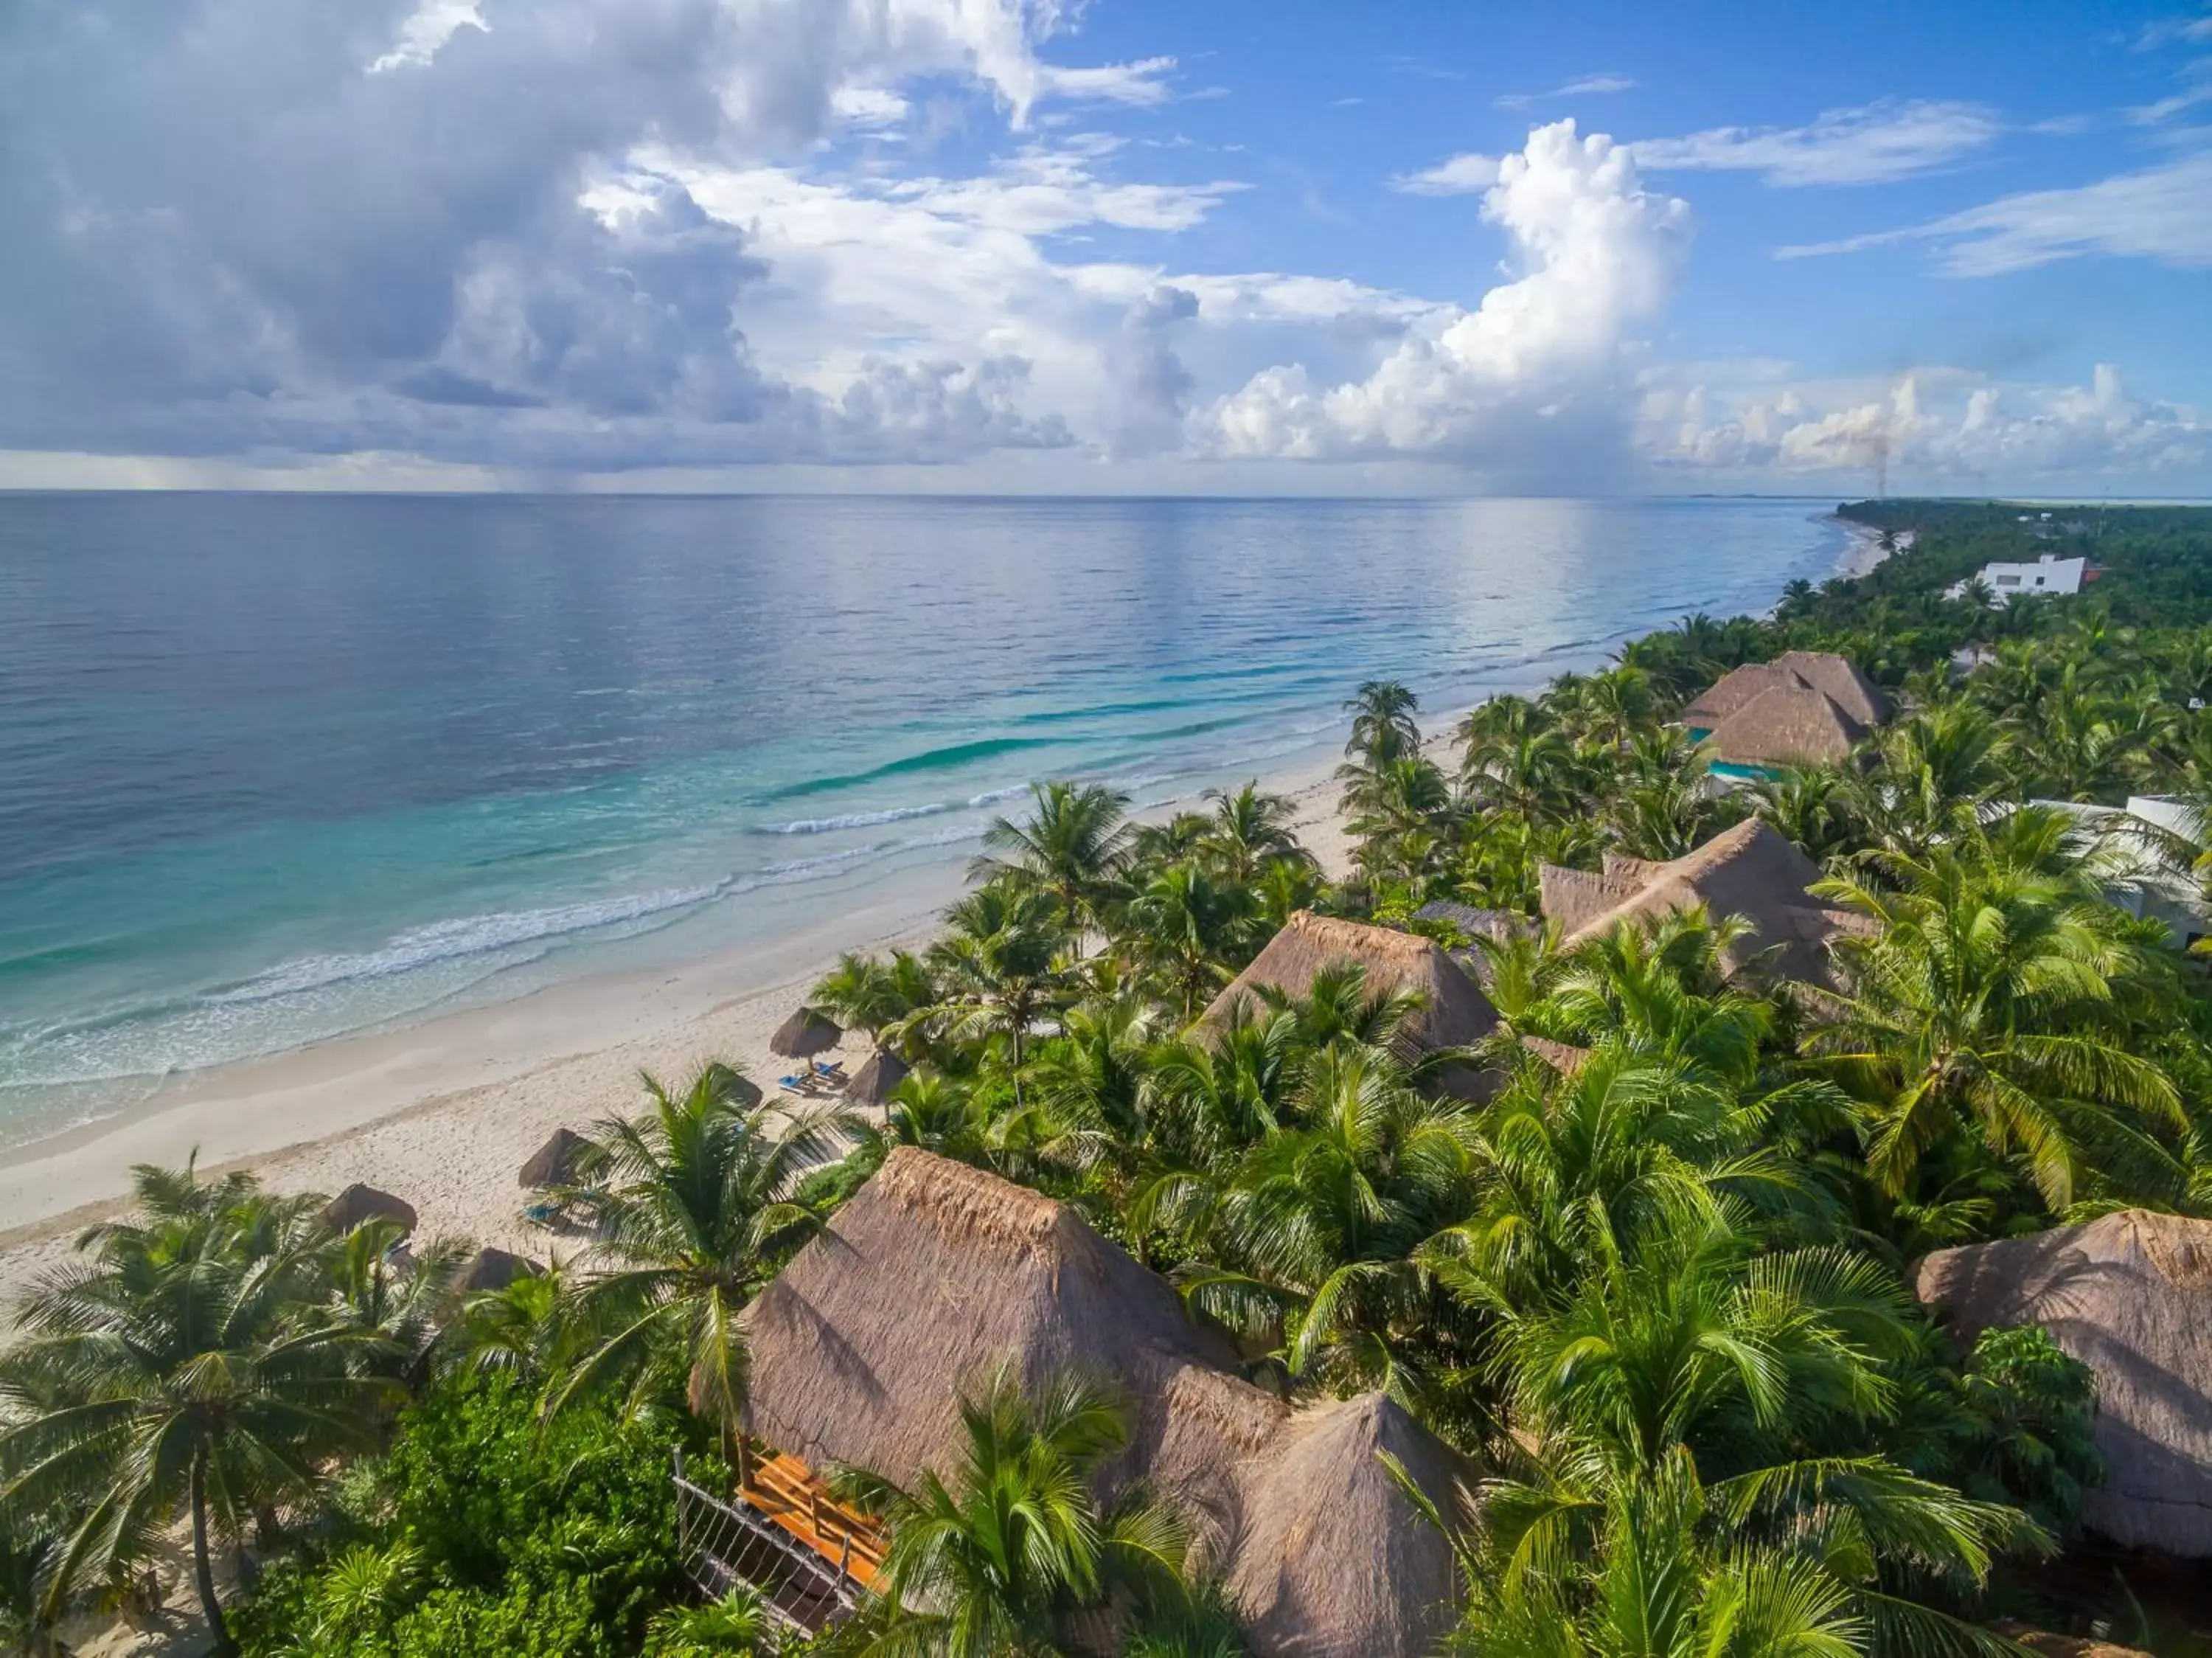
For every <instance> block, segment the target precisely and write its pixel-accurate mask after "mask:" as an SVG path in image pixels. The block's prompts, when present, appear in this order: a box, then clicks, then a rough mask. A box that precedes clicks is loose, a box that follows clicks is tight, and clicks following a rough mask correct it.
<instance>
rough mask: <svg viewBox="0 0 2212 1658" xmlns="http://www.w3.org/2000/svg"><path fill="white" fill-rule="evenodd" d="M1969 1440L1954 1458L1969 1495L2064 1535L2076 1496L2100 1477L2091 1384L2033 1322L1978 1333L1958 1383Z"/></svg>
mask: <svg viewBox="0 0 2212 1658" xmlns="http://www.w3.org/2000/svg"><path fill="white" fill-rule="evenodd" d="M1959 1392H1960V1399H1961V1401H1962V1402H1963V1404H1964V1405H1965V1407H1966V1412H1967V1415H1968V1416H1969V1417H1970V1418H1971V1419H1972V1423H1973V1424H1974V1427H1973V1437H1972V1442H1971V1443H1970V1446H1969V1447H1968V1448H1966V1450H1965V1451H1964V1452H1963V1453H1962V1454H1961V1456H1960V1469H1959V1475H1960V1485H1961V1486H1962V1487H1963V1488H1964V1489H1965V1490H1966V1493H1967V1494H1968V1495H1969V1496H1981V1497H1989V1498H1993V1499H1995V1500H1997V1501H2000V1502H2006V1503H2014V1504H2015V1505H2016V1506H2018V1507H2020V1508H2022V1509H2027V1512H2028V1513H2029V1514H2030V1515H2033V1516H2034V1518H2035V1519H2036V1521H2038V1522H2039V1523H2040V1524H2041V1525H2043V1526H2044V1527H2046V1528H2047V1529H2049V1530H2050V1531H2051V1532H2053V1533H2057V1534H2059V1535H2062V1536H2063V1535H2064V1534H2065V1533H2068V1532H2069V1531H2071V1530H2072V1529H2073V1527H2074V1524H2075V1521H2076V1520H2077V1519H2079V1518H2080V1515H2081V1492H2082V1489H2083V1488H2084V1487H2085V1486H2090V1485H2094V1484H2099V1483H2100V1482H2101V1481H2102V1480H2103V1478H2104V1477H2105V1464H2104V1459H2103V1457H2101V1456H2100V1455H2099V1454H2098V1452H2097V1448H2096V1446H2095V1444H2094V1443H2093V1441H2092V1438H2091V1435H2092V1433H2093V1429H2094V1427H2095V1423H2096V1415H2097V1379H2096V1376H2095V1375H2094V1374H2093V1372H2092V1371H2091V1370H2090V1368H2089V1367H2088V1366H2087V1365H2086V1364H2083V1363H2082V1362H2081V1361H2080V1360H2078V1359H2074V1358H2069V1356H2067V1355H2066V1354H2065V1353H2064V1352H2063V1351H2062V1350H2060V1349H2059V1346H2058V1344H2057V1342H2055V1341H2053V1340H2051V1337H2050V1335H2049V1334H2048V1333H2047V1332H2045V1331H2043V1330H2041V1329H2039V1328H2038V1327H2037V1326H2034V1325H2021V1326H1992V1327H1991V1328H1990V1329H1987V1330H1984V1331H1983V1332H1982V1333H1981V1335H1980V1336H1979V1338H1977V1339H1976V1341H1975V1343H1974V1350H1973V1353H1972V1356H1971V1357H1969V1358H1968V1360H1967V1361H1966V1369H1965V1370H1964V1372H1963V1373H1961V1375H1960V1378H1959Z"/></svg>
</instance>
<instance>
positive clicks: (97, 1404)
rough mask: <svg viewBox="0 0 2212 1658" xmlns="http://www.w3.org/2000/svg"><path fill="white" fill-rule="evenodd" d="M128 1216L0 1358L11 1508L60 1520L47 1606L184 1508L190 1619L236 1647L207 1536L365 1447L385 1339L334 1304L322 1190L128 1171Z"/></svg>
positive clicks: (48, 1284) (98, 1576) (96, 1238)
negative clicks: (271, 1191) (63, 1523)
mask: <svg viewBox="0 0 2212 1658" xmlns="http://www.w3.org/2000/svg"><path fill="white" fill-rule="evenodd" d="M134 1189H135V1191H136V1193H137V1199H138V1206H139V1210H140V1214H139V1216H138V1217H137V1218H135V1219H131V1220H126V1221H118V1222H108V1223H106V1224H103V1225H100V1226H96V1227H94V1228H91V1229H90V1230H88V1232H86V1233H85V1234H83V1235H82V1237H81V1238H80V1239H79V1240H78V1247H79V1249H80V1251H82V1252H83V1253H86V1254H88V1256H89V1257H90V1259H89V1260H88V1261H87V1262H85V1263H83V1264H82V1265H77V1266H75V1267H71V1268H68V1269H64V1270H63V1271H58V1272H56V1273H54V1274H52V1276H50V1277H47V1278H46V1280H44V1281H43V1282H42V1283H40V1285H39V1287H38V1288H37V1289H36V1290H35V1291H34V1292H33V1295H31V1297H30V1299H29V1300H28V1301H27V1303H26V1304H25V1306H24V1308H23V1309H22V1311H21V1314H19V1315H18V1320H17V1322H18V1325H19V1326H20V1327H21V1329H22V1330H24V1331H25V1332H27V1335H28V1339H27V1340H26V1341H25V1342H23V1343H22V1344H21V1345H19V1346H17V1347H16V1348H15V1349H14V1350H11V1351H10V1352H9V1353H8V1354H7V1355H6V1356H4V1358H0V1399H4V1400H5V1401H6V1404H7V1405H8V1407H9V1417H10V1418H11V1422H12V1425H10V1426H9V1428H8V1429H7V1430H6V1431H5V1432H4V1433H0V1467H4V1468H5V1470H6V1471H7V1484H6V1486H5V1487H4V1489H3V1490H0V1503H4V1504H5V1506H6V1507H7V1508H8V1509H9V1510H10V1511H11V1512H17V1513H21V1512H33V1513H35V1512H42V1511H48V1510H53V1509H66V1510H68V1511H69V1512H70V1513H71V1514H72V1515H74V1516H75V1518H74V1521H73V1523H72V1525H71V1527H70V1530H69V1532H68V1533H67V1535H66V1536H64V1538H63V1539H61V1541H60V1542H59V1543H58V1545H57V1546H56V1548H55V1551H54V1554H53V1557H52V1567H51V1575H50V1576H49V1579H48V1583H47V1588H46V1611H47V1612H49V1613H50V1614H53V1613H58V1612H59V1610H60V1607H61V1605H62V1603H63V1601H64V1599H65V1597H66V1596H67V1595H69V1594H70V1593H71V1592H73V1591H74V1590H76V1589H77V1588H82V1587H84V1586H87V1585H89V1584H95V1583H108V1582H113V1581H114V1579H115V1577H116V1576H117V1575H118V1572H119V1571H120V1570H122V1569H123V1568H124V1567H125V1565H126V1564H128V1563H129V1562H130V1561H131V1559H132V1558H134V1557H136V1556H137V1555H138V1554H139V1553H140V1552H141V1551H143V1548H144V1546H145V1545H147V1544H148V1543H149V1541H150V1539H151V1538H152V1536H153V1534H154V1533H155V1532H157V1531H159V1530H160V1529H161V1528H162V1527H165V1526H167V1525H168V1524H169V1523H171V1522H172V1521H173V1520H174V1519H175V1518H176V1517H177V1515H179V1513H180V1512H182V1513H184V1514H187V1515H189V1516H190V1518H191V1533H192V1566H193V1577H194V1582H195V1584H196V1586H197V1590H198V1594H199V1600H200V1609H201V1612H202V1613H203V1615H204V1617H205V1618H206V1620H207V1625H208V1629H209V1631H210V1634H211V1635H212V1636H213V1637H214V1641H215V1649H216V1651H217V1652H219V1653H232V1652H235V1651H236V1650H237V1647H236V1645H235V1643H234V1642H233V1641H232V1639H231V1636H230V1631H229V1628H228V1624H226V1622H225V1621H224V1618H223V1612H222V1603H221V1600H219V1598H218V1597H217V1594H216V1587H215V1576H214V1570H213V1567H212V1564H211V1562H210V1552H209V1535H210V1528H211V1527H216V1526H219V1527H222V1529H224V1530H226V1531H230V1532H235V1531H236V1530H237V1528H238V1527H239V1526H240V1524H241V1522H242V1521H243V1519H244V1517H245V1516H246V1515H249V1514H251V1513H252V1512H253V1511H254V1510H255V1509H262V1508H265V1507H268V1506H270V1505H271V1504H273V1503H276V1502H277V1501H280V1500H283V1499H285V1498H288V1497H298V1496H303V1495H305V1494H307V1493H308V1492H310V1491H312V1490H313V1489H314V1487H315V1485H316V1484H317V1483H318V1481H319V1477H320V1470H321V1469H322V1467H323V1466H324V1465H325V1462H326V1461H327V1460H328V1459H329V1458H330V1457H331V1456H332V1455H334V1454H337V1452H339V1451H342V1450H347V1449H361V1448H366V1447H367V1446H368V1444H369V1443H370V1442H372V1441H373V1439H374V1431H375V1429H376V1426H377V1423H378V1422H379V1420H380V1417H382V1415H383V1414H384V1413H385V1412H386V1411H387V1410H388V1409H389V1408H390V1407H392V1405H395V1404H396V1403H397V1402H398V1399H399V1398H400V1397H401V1391H400V1388H399V1385H398V1383H397V1382H396V1381H392V1379H390V1378H389V1377H387V1376H380V1375H374V1374H372V1373H371V1372H372V1371H373V1370H374V1368H375V1367H374V1366H373V1365H369V1364H367V1363H364V1362H363V1361H364V1360H365V1359H367V1358H368V1357H370V1356H374V1355H375V1354H377V1353H379V1352H381V1351H386V1350H388V1343H387V1341H386V1338H385V1337H384V1336H383V1335H381V1334H380V1333H379V1332H374V1331H368V1330H362V1329H360V1328H358V1327H356V1326H354V1325H353V1324H351V1323H350V1322H349V1321H348V1320H345V1319H343V1318H342V1317H340V1316H338V1314H337V1311H336V1310H335V1308H334V1306H333V1293H332V1286H333V1272H332V1255H333V1252H334V1250H335V1249H336V1248H337V1247H338V1246H339V1245H340V1244H341V1243H342V1241H343V1240H340V1239H337V1238H334V1237H333V1236H332V1235H331V1233H330V1232H329V1231H328V1230H327V1229H326V1228H324V1227H323V1226H322V1224H321V1222H320V1221H319V1219H318V1218H317V1211H318V1210H319V1208H320V1205H321V1200H320V1199H319V1198H291V1199H279V1198H268V1197H265V1196H264V1195H263V1194H262V1193H261V1192H259V1191H258V1189H257V1188H256V1187H255V1186H254V1184H253V1182H252V1180H251V1179H249V1178H247V1177H246V1176H243V1175H234V1176H232V1177H230V1178H229V1179H225V1180H221V1181H216V1182H212V1183H206V1182H202V1181H200V1180H199V1179H197V1175H196V1174H195V1173H194V1171H193V1170H192V1169H191V1167H189V1166H188V1167H185V1169H184V1170H182V1171H180V1172H177V1173H170V1172H167V1171H163V1170H160V1169H155V1168H144V1167H142V1168H140V1169H138V1170H137V1171H136V1172H135V1175H134Z"/></svg>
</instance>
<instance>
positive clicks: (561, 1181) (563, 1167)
mask: <svg viewBox="0 0 2212 1658" xmlns="http://www.w3.org/2000/svg"><path fill="white" fill-rule="evenodd" d="M590 1144H591V1142H590V1141H589V1140H586V1138H585V1137H583V1136H582V1135H580V1134H579V1133H577V1132H576V1131H575V1130H574V1129H572V1128H556V1129H555V1130H554V1131H553V1132H552V1134H551V1136H550V1137H549V1138H548V1139H547V1140H546V1142H545V1143H544V1145H542V1146H540V1147H538V1149H537V1150H536V1151H534V1152H532V1154H531V1157H530V1161H528V1162H526V1163H525V1164H524V1165H523V1166H522V1173H521V1174H520V1176H519V1177H518V1178H517V1179H516V1184H517V1185H518V1186H526V1187H528V1188H529V1189H531V1190H532V1191H533V1192H534V1191H538V1190H542V1189H543V1188H544V1187H546V1186H567V1185H568V1177H569V1176H570V1175H572V1174H574V1173H575V1170H576V1158H577V1156H578V1155H579V1154H580V1153H581V1152H582V1151H584V1150H585V1149H586V1148H587V1147H588V1146H590Z"/></svg>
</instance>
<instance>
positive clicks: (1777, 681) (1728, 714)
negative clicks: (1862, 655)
mask: <svg viewBox="0 0 2212 1658" xmlns="http://www.w3.org/2000/svg"><path fill="white" fill-rule="evenodd" d="M1771 691H1787V692H1796V693H1802V692H1808V691H1809V692H1815V693H1817V694H1818V695H1819V696H1820V697H1824V698H1826V699H1827V701H1828V702H1830V703H1832V704H1834V705H1835V707H1836V709H1837V710H1838V711H1839V712H1840V713H1841V714H1842V716H1843V717H1844V721H1845V722H1849V723H1850V724H1855V725H1857V727H1859V728H1860V734H1861V735H1864V733H1865V731H1866V730H1867V729H1869V728H1873V727H1875V726H1878V725H1887V723H1888V722H1890V720H1891V719H1892V718H1893V716H1895V714H1896V710H1895V708H1894V707H1893V705H1892V704H1891V702H1890V700H1889V698H1888V696H1887V693H1885V692H1883V690H1882V689H1881V686H1878V685H1876V684H1875V682H1874V681H1873V680H1869V679H1868V678H1867V676H1866V675H1865V674H1862V673H1860V672H1859V669H1858V665H1857V663H1856V662H1853V661H1851V660H1850V658H1849V657H1848V656H1838V655H1836V654H1835V653H1834V652H1832V651H1826V650H1787V651H1784V652H1783V654H1782V655H1779V656H1777V657H1776V658H1775V659H1774V660H1773V661H1771V662H1747V663H1745V664H1744V665H1743V666H1742V667H1735V668H1731V669H1729V671H1728V672H1727V673H1726V674H1723V675H1721V677H1720V678H1719V679H1718V680H1715V681H1714V682H1713V683H1712V684H1711V686H1708V687H1707V688H1706V690H1705V692H1704V693H1703V694H1702V695H1701V696H1699V698H1697V699H1696V700H1695V701H1693V702H1692V703H1691V704H1690V705H1689V706H1688V707H1687V708H1685V709H1684V710H1682V714H1681V722H1682V724H1683V725H1685V726H1686V727H1687V728H1689V732H1690V735H1692V737H1696V738H1705V737H1707V736H1717V735H1719V733H1720V731H1721V729H1722V728H1723V726H1724V725H1726V724H1727V722H1729V720H1731V719H1733V718H1734V717H1735V716H1737V715H1739V714H1741V713H1742V712H1744V711H1745V710H1747V709H1748V708H1749V707H1750V706H1751V704H1753V702H1756V701H1757V700H1759V698H1762V697H1764V696H1765V695H1766V694H1767V693H1768V692H1771ZM1784 706H1785V704H1775V706H1774V708H1773V709H1771V710H1769V712H1768V714H1767V715H1766V716H1763V718H1762V720H1761V721H1760V722H1758V723H1759V725H1762V726H1764V725H1774V724H1780V723H1787V722H1789V720H1790V718H1796V719H1804V718H1809V717H1812V716H1809V715H1805V714H1800V715H1798V716H1785V715H1784V714H1783V713H1782V712H1781V710H1782V709H1783V708H1784ZM1802 706H1803V707H1804V708H1807V709H1809V708H1811V707H1812V706H1814V705H1813V704H1802ZM1746 735H1748V733H1747V734H1746ZM1854 741H1856V739H1854Z"/></svg>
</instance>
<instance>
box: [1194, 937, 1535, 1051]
mask: <svg viewBox="0 0 2212 1658" xmlns="http://www.w3.org/2000/svg"><path fill="white" fill-rule="evenodd" d="M1347 961H1349V962H1356V963H1358V965H1359V966H1363V967H1364V968H1365V969H1366V970H1367V989H1368V991H1369V992H1370V994H1371V993H1374V992H1376V991H1388V992H1391V993H1393V994H1395V993H1397V992H1400V991H1413V992H1415V993H1416V994H1418V995H1419V997H1420V998H1421V1008H1420V1010H1419V1012H1417V1013H1415V1014H1414V1015H1413V1016H1412V1017H1411V1018H1410V1019H1408V1020H1407V1021H1406V1022H1405V1024H1404V1025H1403V1026H1402V1027H1401V1028H1400V1030H1399V1033H1398V1044H1399V1046H1400V1048H1401V1058H1404V1059H1406V1060H1407V1062H1408V1063H1409V1064H1410V1063H1412V1062H1413V1061H1415V1060H1418V1059H1419V1058H1420V1057H1421V1056H1422V1055H1424V1054H1427V1053H1433V1052H1435V1051H1437V1049H1439V1048H1455V1047H1465V1046H1467V1045H1469V1044H1471V1043H1474V1042H1479V1041H1480V1040H1481V1039H1483V1038H1484V1037H1486V1036H1487V1035H1489V1034H1490V1033H1491V1032H1492V1031H1493V1030H1495V1029H1496V1028H1497V1027H1498V1010H1497V1009H1495V1008H1493V1007H1492V1006H1491V1005H1490V998H1489V997H1486V996H1485V995H1483V993H1482V991H1480V989H1479V988H1478V987H1477V986H1476V984H1475V982H1474V980H1473V979H1472V978H1468V976H1467V973H1466V971H1465V970H1464V969H1463V968H1462V967H1461V966H1460V965H1459V964H1458V963H1457V962H1455V961H1454V960H1452V959H1451V957H1450V955H1449V954H1448V953H1447V952H1446V951H1445V949H1444V948H1443V946H1442V945H1441V944H1438V943H1437V942H1436V941H1435V940H1434V939H1432V938H1423V937H1420V936H1418V935H1416V934H1413V933H1401V932H1396V931H1394V930H1392V929H1390V928H1388V927H1370V926H1367V925H1364V923H1360V922H1357V921H1340V920H1338V919H1336V918H1335V917H1333V916H1317V915H1315V914H1314V913H1313V912H1312V911H1309V910H1300V911H1298V912H1297V914H1295V915H1293V916H1292V917H1291V918H1290V920H1289V922H1288V923H1285V926H1284V927H1283V930H1281V931H1280V932H1279V933H1277V934H1276V935H1275V936H1274V937H1273V938H1272V939H1270V940H1269V941H1268V942H1267V948H1265V949H1263V950H1261V952H1260V954H1258V955H1256V956H1255V957H1253V959H1252V964H1251V966H1248V967H1247V968H1245V969H1244V971H1243V972H1241V973H1239V974H1237V977H1236V978H1235V980H1234V981H1232V982H1231V984H1230V985H1229V987H1228V988H1227V989H1226V990H1225V991H1222V992H1221V994H1220V995H1218V996H1217V997H1214V998H1213V1001H1212V1003H1211V1004H1209V1005H1208V1006H1207V1008H1206V1011H1205V1013H1204V1014H1203V1015H1200V1021H1199V1022H1200V1024H1202V1025H1219V1024H1223V1023H1225V1022H1226V1021H1227V1020H1228V1019H1229V1016H1230V1014H1231V1010H1232V1009H1235V1008H1236V1007H1237V1006H1238V1004H1240V1003H1243V1004H1244V1005H1246V1006H1248V1007H1249V1008H1252V1009H1255V1010H1257V1009H1262V1008H1264V1006H1265V1003H1262V1002H1261V999H1260V997H1259V991H1260V989H1261V986H1263V985H1264V986H1266V987H1267V988H1269V989H1271V990H1276V991H1282V992H1284V993H1285V995H1289V996H1304V995H1305V994H1306V992H1307V991H1310V989H1311V988H1312V987H1313V982H1314V977H1315V975H1316V974H1317V973H1319V972H1322V970H1323V969H1324V968H1328V967H1334V966H1340V965H1341V964H1343V963H1345V962H1347Z"/></svg>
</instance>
